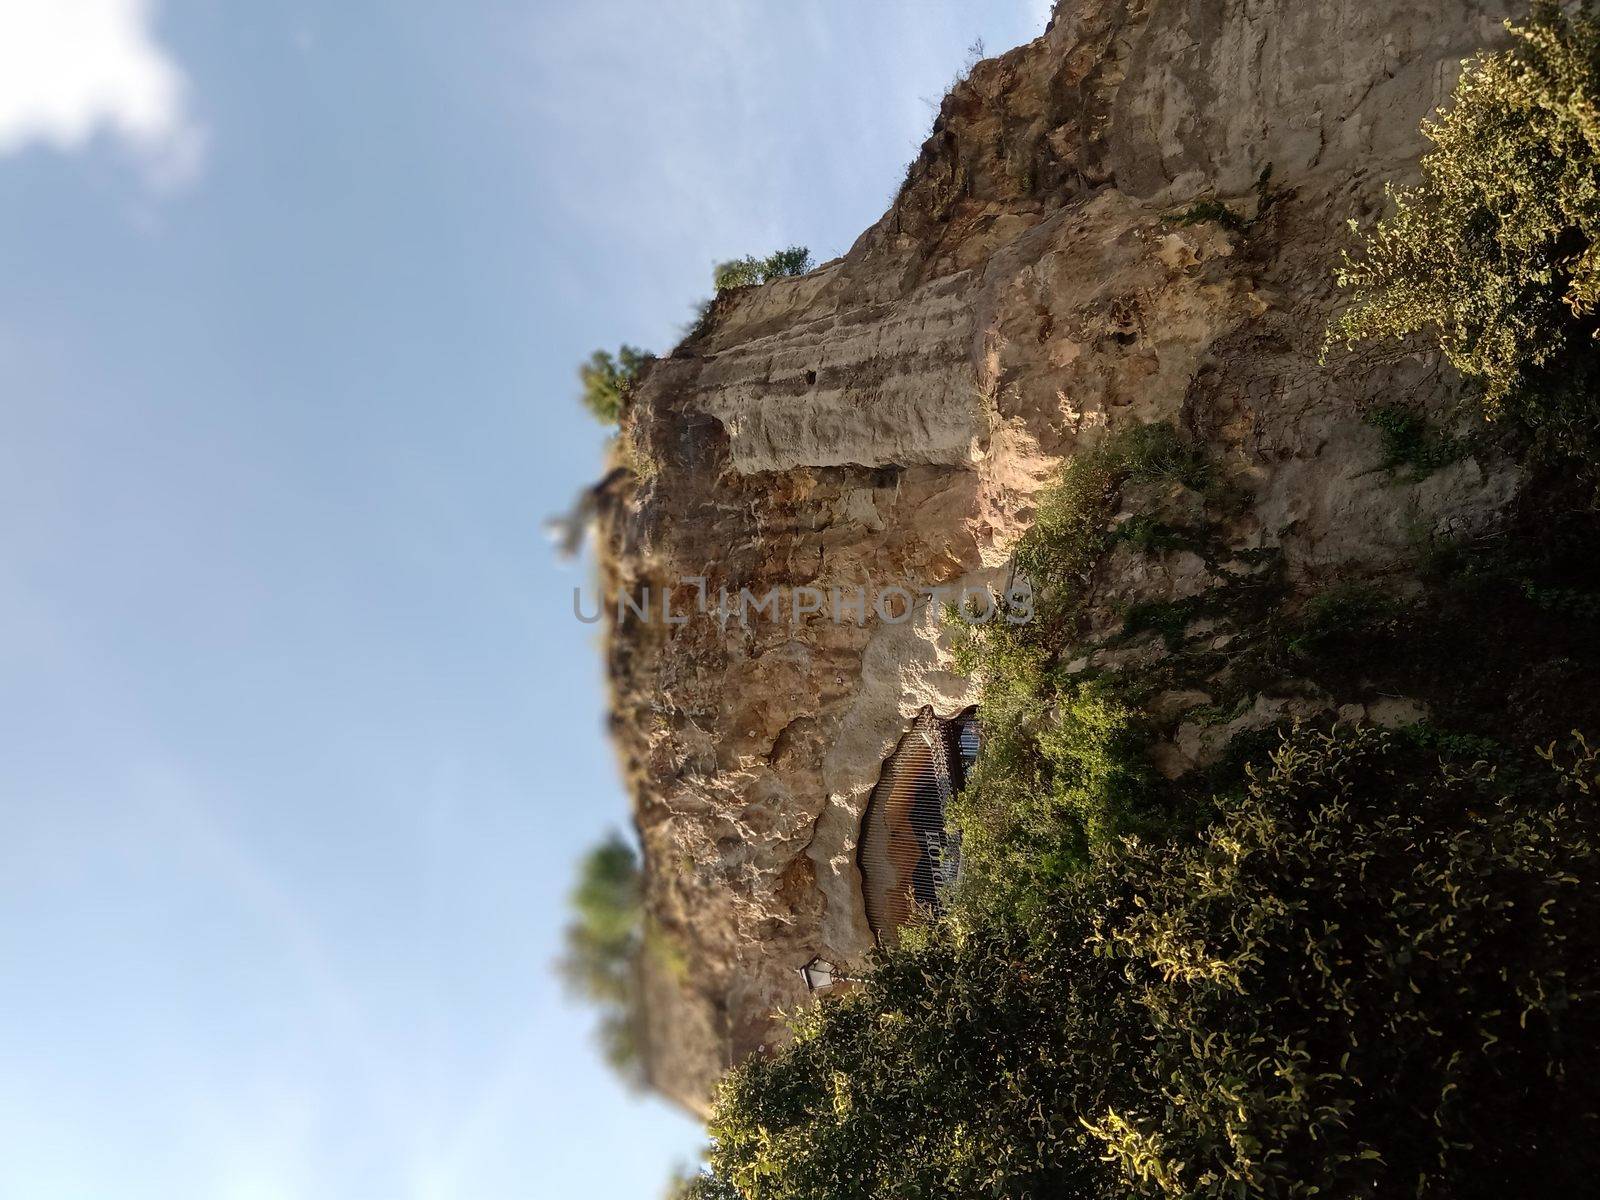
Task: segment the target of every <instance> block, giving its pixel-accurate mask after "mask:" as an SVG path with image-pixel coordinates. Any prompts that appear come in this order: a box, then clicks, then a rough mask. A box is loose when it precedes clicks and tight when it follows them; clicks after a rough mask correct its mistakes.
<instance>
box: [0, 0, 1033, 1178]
mask: <svg viewBox="0 0 1600 1200" xmlns="http://www.w3.org/2000/svg"><path fill="white" fill-rule="evenodd" d="M980 7H981V12H980V11H978V10H979V8H980ZM1045 7H1046V5H1045V4H1043V3H1042V2H1039V0H1018V2H1016V3H993V4H985V5H983V6H972V5H967V4H962V3H959V2H958V0H949V2H945V0H940V2H934V0H874V2H871V3H863V2H862V0H815V2H812V0H783V2H780V0H707V2H689V0H685V2H684V3H679V4H673V5H663V4H660V3H659V2H658V0H657V2H646V0H600V2H591V3H584V4H574V3H543V2H530V0H520V2H516V3H513V2H510V0H455V2H453V3H449V4H446V3H441V2H438V0H435V2H434V3H429V4H423V3H416V2H409V0H381V2H380V0H339V2H338V3H332V2H329V3H324V4H309V3H298V2H295V0H275V2H273V3H253V4H252V3H244V2H242V0H227V2H224V0H169V2H168V3H165V4H162V5H158V6H151V5H148V4H142V3H139V2H138V0H0V421H3V429H0V548H3V549H0V822H3V826H0V906H3V920H0V996H3V997H4V1000H3V1002H0V1003H3V1011H4V1018H3V1019H0V1200H68V1198H72V1200H78V1198H83V1200H104V1198H105V1197H108V1196H115V1197H117V1198H118V1200H145V1198H150V1200H324V1198H327V1200H366V1198H373V1200H391V1198H393V1200H411V1198H416V1200H453V1198H458V1197H459V1198H464V1200H465V1198H471V1200H500V1198H510V1197H554V1198H565V1197H578V1196H582V1197H598V1198H602V1200H603V1198H609V1197H619V1198H620V1197H654V1196H656V1195H657V1194H659V1192H660V1190H661V1188H662V1186H663V1185H664V1183H665V1180H666V1178H667V1176H668V1174H669V1172H670V1169H671V1167H672V1165H673V1164H674V1163H675V1162H686V1161H688V1160H690V1159H692V1157H693V1156H694V1154H695V1153H696V1149H697V1147H698V1146H699V1145H700V1143H701V1134H700V1131H699V1129H698V1128H697V1127H696V1126H695V1125H694V1124H693V1123H691V1122H690V1121H688V1120H686V1119H683V1118H681V1117H679V1116H678V1115H677V1114H675V1113H674V1112H673V1111H671V1110H670V1109H668V1108H667V1107H665V1106H664V1105H662V1104H659V1103H657V1102H654V1101H648V1100H638V1099H632V1098H629V1097H628V1096H626V1095H625V1094H624V1093H623V1092H622V1091H621V1090H620V1089H619V1088H618V1087H617V1086H616V1085H615V1084H614V1083H613V1082H612V1081H611V1080H610V1078H609V1077H608V1076H607V1075H606V1073H605V1071H604V1069H603V1068H602V1067H601V1066H600V1065H599V1064H598V1062H597V1060H596V1059H595V1057H594V1055H593V1053H592V1051H591V1049H590V1045H589V1040H588V1037H589V1034H588V1031H589V1025H590V1018H589V1016H588V1014H586V1013H585V1012H584V1011H583V1010H582V1009H581V1008H577V1007H574V1006H573V1005H571V1004H570V1003H568V1002H567V1001H566V1000H565V999H564V998H563V997H562V995H561V993H560V989H559V987H558V986H557V984H556V983H555V981H554V980H553V978H552V976H551V972H550V963H551V961H552V960H553V959H554V957H555V956H556V954H557V952H558V946H559V935H560V926H561V923H562V920H563V916H564V914H563V907H564V894H565V892H566V890H567V888H568V886H569V883H570V877H571V867H572V863H573V861H574V860H575V859H576V858H577V856H578V855H579V854H580V853H581V852H582V850H583V849H584V848H585V847H586V846H588V845H589V844H591V843H592V842H594V841H595V840H597V839H598V838H599V837H600V836H601V835H602V834H603V833H604V831H605V830H606V829H607V828H608V827H611V826H616V825H620V824H621V823H623V822H624V821H625V820H626V812H627V807H626V801H625V798H624V797H623V795H622V792H621V789H620V787H619V785H618V782H617V780H616V777H615V772H614V768H613V763H612V759H611V756H610V752H609V750H608V748H607V746H606V744H605V742H604V740H603V738H602V735H601V720H602V709H603V699H602V687H601V677H600V662H599V657H598V653H597V647H596V644H595V642H594V639H593V633H592V630H591V629H590V628H588V627H586V626H581V625H578V624H577V623H576V622H575V621H573V619H572V617H571V615H570V591H571V588H572V586H573V585H574V584H575V583H577V582H579V581H581V580H582V579H583V578H584V575H583V572H582V571H581V570H579V571H573V570H570V569H565V570H564V569H562V568H561V567H559V566H558V565H557V564H556V563H554V562H553V560H552V559H551V557H550V555H549V554H548V552H547V550H546V548H545V546H544V544H543V541H542V539H541V537H540V534H539V522H540V520H541V519H542V518H543V517H544V516H546V515H547V514H549V513H552V512H555V511H557V510H559V509H562V508H564V507H565V506H566V504H567V503H568V501H569V500H570V498H571V496H572V494H573V493H574V492H575V491H576V489H577V488H578V487H579V486H581V485H582V484H583V483H585V482H586V481H588V480H589V479H591V478H592V477H594V476H595V475H597V474H598V471H599V462H600V455H601V446H602V437H603V435H602V432H601V431H600V430H599V429H598V428H597V427H596V426H594V425H593V423H592V422H590V421H589V420H588V418H587V417H586V416H585V415H584V414H583V413H582V412H581V411H580V410H579V408H578V407H577V405H576V403H575V402H574V398H573V393H574V383H573V368H574V365H575V364H576V363H577V361H578V360H579V359H580V358H582V357H583V356H585V355H586V354H587V353H588V352H589V351H590V350H592V349H593V348H595V347H596V346H600V345H614V344H616V343H617V342H620V341H630V342H635V343H638V344H641V345H645V346H649V347H652V348H657V349H665V348H666V347H668V346H670V344H671V343H672V342H673V341H674V340H675V339H676V337H677V333H678V330H679V328H680V327H681V325H682V324H683V323H684V322H685V321H686V320H687V319H688V317H689V315H690V310H691V306H692V304H693V302H694V301H695V300H697V299H699V298H700V297H702V296H703V295H704V294H705V293H706V292H707V290H708V286H707V285H708V283H709V274H710V269H711V266H712V264H713V263H714V262H715V261H716V260H718V259H719V258H726V257H732V256H736V255H741V254H745V253H764V252H766V251H769V250H771V249H774V248H777V247H778V246H781V245H785V244H788V243H790V242H800V243H804V244H807V245H809V246H810V247H811V248H812V250H813V252H814V253H815V255H816V257H817V258H818V259H819V260H821V259H824V258H827V257H830V256H832V255H834V254H837V253H840V252H842V251H843V250H844V249H845V248H847V247H848V245H849V244H850V242H851V241H852V240H853V239H854V238H855V236H856V235H857V234H858V233H859V232H860V231H861V230H862V229H864V228H865V227H866V226H867V225H869V224H870V223H871V222H872V221H873V220H875V219H876V217H877V216H878V215H879V214H880V213H881V211H882V210H883V208H884V207H885V205H886V203H887V201H888V199H889V197H890V195H891V194H892V192H893V190H894V188H895V185H896V183H897V182H898V180H899V178H900V175H901V173H902V171H903V168H904V163H905V161H906V160H907V159H908V158H909V156H910V155H911V154H912V153H913V151H914V149H915V147H916V145H917V144H918V142H919V141H920V140H921V138H922V136H923V135H924V134H925V132H926V130H927V127H928V125H929V123H930V121H931V118H932V113H931V109H930V107H929V105H928V104H927V103H925V99H926V100H933V99H936V98H937V97H938V96H939V95H940V94H941V93H942V91H943V89H944V86H945V85H946V84H947V83H948V81H949V79H950V78H951V77H952V76H953V75H954V73H955V72H956V71H957V70H958V69H959V67H960V65H961V63H962V60H963V58H964V57H965V50H966V47H967V46H968V44H969V43H971V42H972V40H973V39H974V38H975V37H979V36H981V37H982V38H984V40H985V41H986V43H987V45H988V46H989V47H990V49H991V51H996V50H1000V49H1004V48H1006V47H1009V46H1011V45H1014V44H1017V43H1019V42H1021V41H1024V40H1026V39H1027V38H1030V37H1033V36H1035V35H1036V34H1037V33H1039V32H1040V31H1041V30H1042V28H1043V25H1044V19H1045Z"/></svg>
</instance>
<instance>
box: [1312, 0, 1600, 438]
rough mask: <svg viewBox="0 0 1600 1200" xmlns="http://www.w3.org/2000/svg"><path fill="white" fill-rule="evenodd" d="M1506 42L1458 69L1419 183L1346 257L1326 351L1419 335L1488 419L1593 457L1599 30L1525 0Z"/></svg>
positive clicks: (1599, 268) (1397, 196)
mask: <svg viewBox="0 0 1600 1200" xmlns="http://www.w3.org/2000/svg"><path fill="white" fill-rule="evenodd" d="M1511 32H1512V34H1513V37H1514V39H1515V42H1514V45H1513V46H1512V47H1511V48H1510V49H1509V50H1506V51H1503V52H1500V53H1495V54H1480V55H1479V56H1477V57H1476V58H1474V59H1472V60H1471V61H1470V62H1469V63H1468V64H1467V65H1466V69H1465V71H1464V73H1463V74H1462V76H1461V80H1460V82H1459V84H1458V85H1457V87H1456V91H1455V95H1454V99H1453V103H1452V104H1451V106H1450V107H1449V108H1448V109H1447V110H1445V111H1444V112H1443V113H1442V114H1441V115H1440V116H1439V117H1438V119H1437V120H1434V121H1431V122H1429V123H1428V124H1426V125H1424V127H1423V130H1424V132H1425V134H1426V135H1427V137H1428V138H1429V140H1430V141H1431V142H1432V143H1433V147H1434V148H1433V149H1432V150H1431V151H1430V152H1429V153H1428V154H1427V155H1426V156H1425V157H1424V158H1423V160H1422V183H1421V184H1420V186H1418V187H1416V188H1412V189H1409V190H1405V191H1393V190H1391V193H1390V195H1391V199H1392V201H1393V205H1394V211H1393V213H1392V214H1391V215H1389V216H1388V217H1386V218H1384V219H1383V220H1382V221H1380V222H1379V223H1378V225H1377V227H1376V228H1375V229H1373V230H1372V231H1371V232H1370V233H1368V234H1367V235H1366V236H1365V237H1364V238H1363V241H1362V245H1361V253H1360V256H1359V257H1351V256H1348V255H1347V256H1346V258H1345V262H1344V265H1343V268H1342V269H1341V271H1340V272H1339V282H1340V284H1341V285H1342V286H1344V287H1347V288H1350V289H1353V291H1354V301H1353V303H1352V304H1351V306H1350V308H1349V309H1348V310H1347V311H1346V312H1345V313H1344V315H1343V316H1341V317H1340V318H1339V320H1338V321H1337V322H1336V323H1335V324H1334V326H1333V329H1332V331H1331V333H1330V344H1331V343H1333V342H1343V343H1345V344H1346V345H1354V344H1355V343H1357V342H1360V341H1366V340H1369V339H1390V338H1401V337H1406V336H1408V335H1412V334H1419V333H1425V334H1426V335H1427V336H1428V338H1429V339H1430V340H1432V341H1435V342H1436V343H1437V344H1438V346H1439V348H1440V349H1441V351H1442V352H1443V353H1444V355H1445V357H1446V358H1447V359H1448V360H1449V361H1450V362H1451V363H1452V364H1453V365H1454V366H1455V367H1457V368H1458V369H1459V370H1460V371H1462V372H1463V373H1464V374H1465V375H1467V376H1469V377H1471V378H1473V379H1476V380H1478V381H1480V382H1481V383H1482V385H1483V401H1482V406H1483V412H1484V414H1485V415H1486V416H1488V417H1490V418H1496V417H1499V416H1501V415H1508V416H1510V417H1513V418H1515V419H1517V420H1518V421H1520V422H1522V423H1523V424H1524V425H1526V426H1527V427H1528V428H1529V429H1530V430H1532V431H1533V432H1534V434H1535V435H1536V437H1537V439H1538V442H1539V443H1540V444H1542V445H1543V446H1544V447H1545V448H1547V449H1549V450H1552V451H1555V452H1558V453H1561V454H1575V455H1580V456H1582V457H1585V458H1589V459H1593V458H1594V457H1595V448H1596V446H1597V444H1600V442H1597V439H1596V435H1595V432H1594V425H1595V418H1596V414H1597V408H1596V404H1595V397H1596V395H1597V394H1600V392H1597V391H1596V384H1597V382H1600V370H1597V365H1596V360H1597V356H1596V354H1595V351H1594V347H1593V344H1592V343H1593V341H1594V337H1595V334H1596V331H1597V330H1600V320H1597V308H1600V23H1597V21H1596V20H1595V18H1594V11H1593V6H1592V5H1591V4H1590V3H1587V2H1586V3H1585V4H1584V5H1583V6H1582V7H1581V9H1580V10H1579V12H1578V13H1577V14H1576V15H1574V16H1567V15H1564V14H1563V12H1562V10H1561V8H1560V6H1559V5H1557V4H1555V3H1551V2H1548V0H1545V2H1540V3H1536V4H1535V5H1534V11H1533V16H1532V18H1531V19H1530V21H1529V22H1528V23H1527V24H1526V25H1523V26H1520V27H1514V28H1512V30H1511Z"/></svg>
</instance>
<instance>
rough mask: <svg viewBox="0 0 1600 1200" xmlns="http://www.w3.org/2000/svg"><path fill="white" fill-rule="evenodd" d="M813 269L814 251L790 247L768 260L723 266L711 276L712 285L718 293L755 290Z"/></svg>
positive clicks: (740, 260) (748, 259) (735, 261)
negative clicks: (758, 285)
mask: <svg viewBox="0 0 1600 1200" xmlns="http://www.w3.org/2000/svg"><path fill="white" fill-rule="evenodd" d="M812 266H813V264H812V262H811V251H809V250H807V249H806V248H805V247H804V246H790V247H789V248H788V249H786V250H779V251H777V252H776V253H774V254H769V255H767V257H766V258H754V257H751V256H746V257H744V258H736V259H733V260H732V261H731V262H725V263H721V264H719V265H718V267H717V269H716V271H715V272H714V273H713V275H712V282H713V283H714V284H715V285H716V288H717V291H719V292H724V291H728V290H729V289H730V288H742V287H754V286H756V285H757V284H762V283H771V282H772V281H773V280H774V279H787V278H790V277H793V276H795V275H804V274H805V273H806V272H807V271H809V270H811V268H812Z"/></svg>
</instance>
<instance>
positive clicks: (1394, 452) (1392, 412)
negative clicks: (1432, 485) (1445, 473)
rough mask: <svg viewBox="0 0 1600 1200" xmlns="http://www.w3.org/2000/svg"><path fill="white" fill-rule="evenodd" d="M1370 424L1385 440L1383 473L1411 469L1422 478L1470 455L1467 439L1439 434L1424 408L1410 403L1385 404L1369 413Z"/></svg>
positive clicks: (1368, 421) (1417, 476)
mask: <svg viewBox="0 0 1600 1200" xmlns="http://www.w3.org/2000/svg"><path fill="white" fill-rule="evenodd" d="M1367 424H1368V425H1371V426H1372V427H1373V428H1374V429H1376V430H1377V431H1378V432H1379V434H1380V435H1381V436H1382V438H1383V461H1382V462H1380V463H1379V464H1378V465H1379V467H1381V468H1382V469H1383V470H1386V471H1394V470H1398V469H1400V468H1401V467H1409V468H1410V469H1411V472H1412V475H1413V477H1416V478H1420V477H1422V476H1425V475H1428V474H1431V473H1432V472H1434V471H1437V470H1440V469H1441V468H1443V467H1448V466H1449V465H1450V464H1451V463H1456V462H1460V461H1461V460H1462V459H1463V458H1465V457H1466V456H1467V452H1468V447H1467V443H1466V440H1465V439H1463V438H1458V437H1453V436H1451V435H1449V434H1443V433H1439V432H1438V431H1437V430H1435V429H1434V428H1433V426H1432V425H1431V424H1430V423H1429V422H1428V416H1427V414H1426V413H1424V412H1423V411H1422V410H1421V409H1418V408H1414V407H1413V406H1411V405H1409V404H1385V405H1381V406H1380V407H1378V408H1375V409H1373V410H1372V411H1371V412H1369V413H1368V414H1367Z"/></svg>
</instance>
